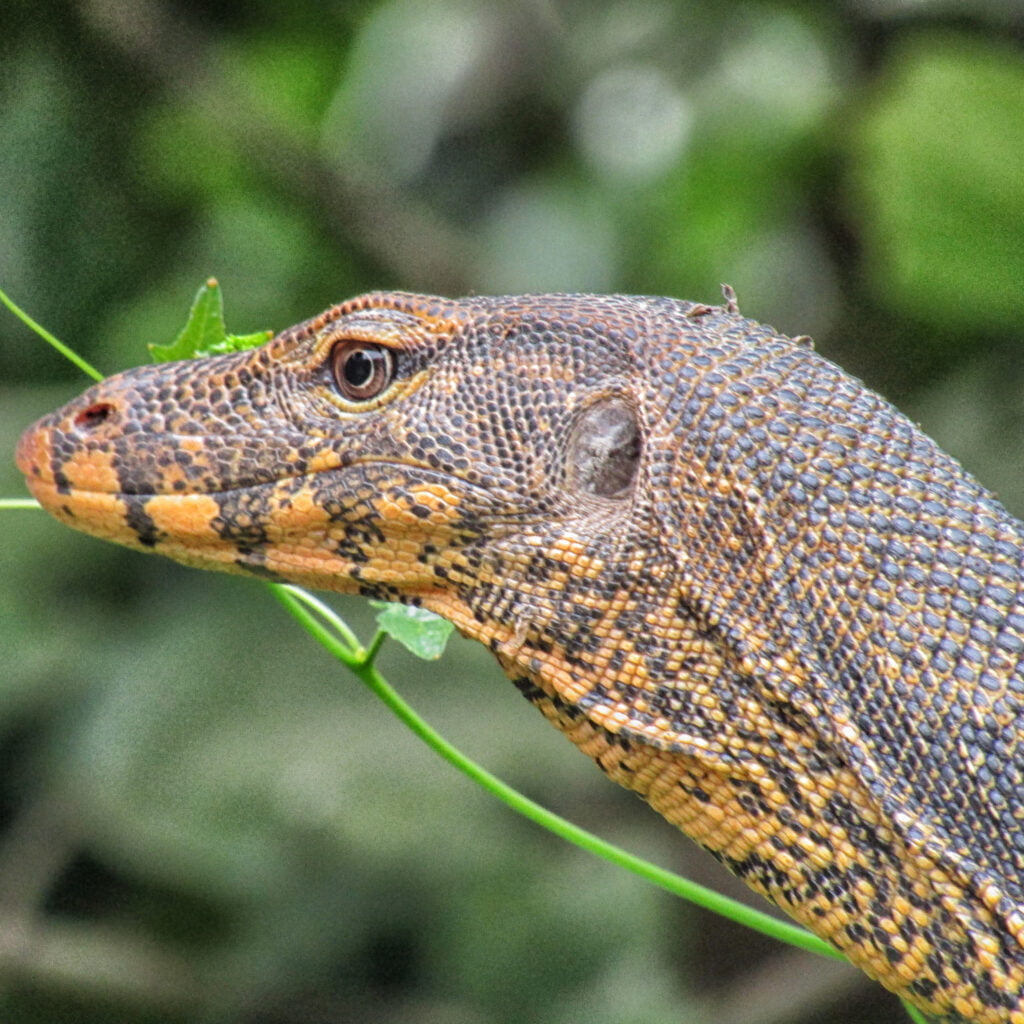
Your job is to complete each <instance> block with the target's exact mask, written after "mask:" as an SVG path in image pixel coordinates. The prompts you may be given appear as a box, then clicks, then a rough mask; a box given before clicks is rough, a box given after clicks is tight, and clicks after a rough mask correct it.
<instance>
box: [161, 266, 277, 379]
mask: <svg viewBox="0 0 1024 1024" xmlns="http://www.w3.org/2000/svg"><path fill="white" fill-rule="evenodd" d="M271 333H272V332H270V331H259V332H258V333H256V334H228V333H227V330H226V329H225V326H224V299H223V297H222V295H221V290H220V285H219V284H218V283H217V281H216V279H215V278H212V277H211V278H210V279H209V280H208V281H207V282H206V284H204V285H203V286H202V287H201V288H200V289H199V291H198V292H196V297H195V299H194V300H193V301H192V308H191V309H190V310H189V314H188V321H187V322H186V324H185V326H184V327H183V328H182V330H181V333H180V334H179V335H178V336H177V338H175V339H174V341H172V342H171V344H170V345H150V346H149V351H150V353H151V354H152V356H153V359H154V360H155V361H156V362H158V363H165V362H169V361H171V360H172V359H198V358H201V357H203V356H216V355H222V354H223V353H225V352H241V351H243V350H244V349H247V348H255V347H256V346H257V345H262V344H263V343H264V342H265V341H266V340H267V339H268V338H270V337H271Z"/></svg>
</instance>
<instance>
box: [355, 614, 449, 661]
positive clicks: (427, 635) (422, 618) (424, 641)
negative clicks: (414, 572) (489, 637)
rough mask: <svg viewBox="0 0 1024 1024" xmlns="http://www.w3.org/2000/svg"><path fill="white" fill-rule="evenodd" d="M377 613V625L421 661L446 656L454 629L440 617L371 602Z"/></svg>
mask: <svg viewBox="0 0 1024 1024" xmlns="http://www.w3.org/2000/svg"><path fill="white" fill-rule="evenodd" d="M370 604H371V605H373V607H374V608H377V609H379V610H378V612H377V625H378V626H380V628H381V629H382V630H383V631H384V632H385V633H387V634H388V636H390V637H393V638H394V639H395V640H397V641H398V642H399V643H400V644H401V645H402V646H403V647H405V648H406V649H407V650H409V651H412V653H413V654H415V655H416V657H417V658H422V659H423V660H424V661H435V660H436V659H437V658H440V657H441V655H442V654H444V648H445V645H446V644H447V643H448V637H450V636H451V634H452V629H453V628H454V627H453V626H452V624H451V623H450V622H448V621H447V620H446V619H442V618H441V616H440V615H435V614H434V613H433V612H428V611H427V609H426V608H416V607H415V606H413V605H407V604H390V603H389V602H387V601H371V602H370Z"/></svg>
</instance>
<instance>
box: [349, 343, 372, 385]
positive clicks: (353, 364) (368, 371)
mask: <svg viewBox="0 0 1024 1024" xmlns="http://www.w3.org/2000/svg"><path fill="white" fill-rule="evenodd" d="M342 373H344V375H345V383H346V384H348V385H349V387H353V388H364V387H366V385H367V384H369V382H370V381H371V380H372V379H373V360H372V359H371V358H370V357H369V356H368V355H367V354H366V353H365V352H363V351H361V350H360V351H356V352H353V353H352V354H351V355H350V356H349V357H348V359H346V360H345V364H344V367H343V369H342Z"/></svg>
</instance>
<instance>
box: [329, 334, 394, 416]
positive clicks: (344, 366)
mask: <svg viewBox="0 0 1024 1024" xmlns="http://www.w3.org/2000/svg"><path fill="white" fill-rule="evenodd" d="M331 372H332V373H333V374H334V383H335V385H336V386H337V388H338V390H339V391H340V392H341V394H342V397H344V398H347V399H349V400H350V401H352V402H365V401H368V400H369V399H371V398H376V397H377V396H378V395H379V394H380V393H381V392H382V391H383V390H384V389H385V388H386V387H387V386H388V385H389V384H390V383H391V378H392V377H393V376H394V372H395V358H394V356H393V355H392V354H391V350H390V349H388V348H385V347H384V346H383V345H373V344H370V343H369V342H366V341H339V342H338V344H337V345H335V346H334V348H333V349H331Z"/></svg>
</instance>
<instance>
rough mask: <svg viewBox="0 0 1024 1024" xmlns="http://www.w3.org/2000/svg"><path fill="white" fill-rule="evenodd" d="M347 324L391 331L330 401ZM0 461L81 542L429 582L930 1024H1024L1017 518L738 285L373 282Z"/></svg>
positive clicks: (576, 728)
mask: <svg viewBox="0 0 1024 1024" xmlns="http://www.w3.org/2000/svg"><path fill="white" fill-rule="evenodd" d="M338 342H344V343H346V344H347V343H350V342H359V343H362V344H364V345H380V346H384V347H386V348H388V349H389V350H390V356H389V357H388V364H389V365H391V366H393V368H394V370H393V379H392V380H391V381H390V383H389V385H388V387H387V388H386V389H385V390H384V391H383V392H382V393H380V394H379V395H373V396H372V397H368V398H367V399H366V400H365V401H353V400H351V399H350V398H347V397H345V395H344V394H342V393H341V392H340V391H339V389H338V387H337V385H336V382H335V379H334V376H333V371H332V360H331V352H332V349H333V348H334V346H335V345H336V344H337V343H338ZM18 461H19V465H20V466H21V468H22V470H23V472H24V473H25V475H26V477H27V479H28V481H29V484H30V486H31V487H32V489H33V491H34V493H35V494H36V495H37V497H38V498H39V500H40V501H41V502H42V503H43V505H44V506H46V507H47V508H49V509H50V510H51V511H52V512H53V514H54V515H56V516H57V517H58V518H60V519H62V520H64V521H65V522H67V523H69V524H70V525H72V526H75V527H76V528H78V529H83V530H86V531H88V532H91V533H94V534H97V535H99V536H102V537H107V538H109V539H112V540H116V541H119V542H121V543H125V544H129V545H131V546H134V547H137V548H141V549H144V550H153V551H157V552H160V553H163V554H165V555H167V556H169V557H171V558H175V559H178V560H180V561H183V562H185V563H187V564H190V565H197V566H201V567H205V568H216V569H222V570H225V571H232V572H248V573H251V574H256V575H262V576H268V577H271V578H277V579H289V580H294V581H296V582H299V583H302V584H306V585H310V586H315V587H323V588H328V589H334V590H342V591H349V592H356V593H363V594H368V595H372V596H377V597H386V598H390V599H398V600H405V601H410V602H414V603H417V604H422V605H424V606H426V607H429V608H433V609H434V610H436V611H438V612H440V613H441V614H444V615H447V616H448V617H450V618H451V619H453V620H454V621H455V622H456V624H457V625H458V626H459V628H460V629H461V630H462V631H463V632H464V633H466V634H467V635H469V636H472V637H475V638H477V639H479V640H481V641H483V642H484V643H486V644H487V645H488V646H489V648H490V649H491V650H492V651H494V653H495V655H496V656H497V657H498V659H499V661H500V662H501V664H502V665H503V667H504V668H505V670H506V671H507V672H508V674H509V676H510V677H511V678H512V679H513V680H514V681H515V683H516V685H517V686H518V687H519V688H520V689H521V690H522V691H523V693H524V695H525V696H527V697H528V699H530V700H531V701H532V702H533V703H534V704H536V705H537V707H538V708H539V709H540V711H541V712H542V713H543V714H544V715H545V717H547V718H548V719H549V720H550V721H551V722H552V723H553V724H555V725H556V726H557V727H558V728H559V729H561V730H562V731H563V732H565V734H566V735H567V736H568V737H569V738H570V739H571V740H572V741H573V742H574V743H576V744H577V745H578V746H579V747H580V748H581V749H582V750H583V751H585V752H586V753H587V754H588V755H589V756H591V757H592V758H594V760H595V761H596V762H597V763H598V764H599V765H600V767H601V768H602V769H603V770H604V771H605V772H606V773H607V774H608V775H609V776H610V777H611V778H612V779H614V780H615V781H617V782H618V783H620V784H621V785H624V786H627V787H628V788H630V789H633V790H635V791H636V792H638V793H640V794H641V795H643V796H644V797H645V798H646V799H647V800H648V801H649V802H650V804H651V805H652V806H653V807H654V808H655V809H656V810H658V811H659V812H660V813H662V814H664V815H665V816H666V817H667V818H668V819H669V820H670V821H672V822H674V823H675V824H677V825H678V826H679V827H680V828H682V829H683V830H684V831H685V832H687V833H688V834H689V835H690V836H692V837H693V838H694V839H695V840H697V841H698V842H699V843H701V844H702V845H704V846H705V847H707V848H708V849H709V850H710V851H711V852H712V853H713V854H714V855H715V856H716V857H718V858H719V859H720V860H721V861H723V862H724V863H725V864H727V865H729V866H730V867H731V868H732V869H733V870H734V871H735V872H736V873H737V874H738V875H740V876H741V877H742V878H744V879H745V880H746V881H747V882H748V883H749V884H750V885H752V886H753V887H754V888H756V889H758V890H759V891H761V892H763V893H765V894H766V895H767V896H768V897H769V898H771V899H773V900H775V901H776V902H777V903H778V904H779V905H780V906H782V907H783V908H784V909H786V910H787V911H788V912H789V913H791V914H793V915H794V916H795V917H796V918H798V919H799V920H801V921H803V922H804V923H805V924H807V925H808V926H809V927H810V928H812V929H813V930H815V931H816V932H818V934H820V935H822V936H824V937H826V938H827V939H829V940H830V941H832V942H833V943H835V944H836V945H838V946H840V947H841V948H842V949H844V950H845V951H846V952H847V953H848V955H849V956H850V957H851V959H853V960H854V961H855V962H856V963H858V964H859V965H860V966H861V967H863V968H864V969H865V970H866V971H867V972H868V973H869V974H871V975H872V976H874V977H877V978H879V979H880V980H881V981H882V982H883V983H884V984H885V985H887V986H888V987H890V988H892V989H893V990H895V991H897V992H899V993H900V994H901V995H903V996H905V997H906V998H908V999H910V1000H911V1001H912V1002H915V1003H916V1004H917V1005H919V1006H920V1007H921V1008H922V1009H925V1010H926V1011H928V1012H930V1013H933V1014H936V1015H940V1016H943V1017H944V1018H945V1019H947V1020H949V1021H968V1020H970V1021H977V1022H982V1024H996V1022H1004V1021H1010V1022H1016V1024H1024V883H1022V879H1024V823H1022V819H1024V797H1022V783H1024V749H1022V742H1021V741H1022V736H1024V533H1022V527H1021V524H1019V523H1017V522H1016V521H1015V520H1013V519H1012V518H1011V517H1010V516H1009V515H1008V514H1007V513H1006V511H1005V510H1004V509H1003V508H1002V507H1001V506H1000V505H999V504H998V502H997V501H995V499H994V498H992V496H991V495H989V494H988V493H987V492H985V491H984V489H983V488H981V487H980V486H979V485H978V484H977V483H976V482H975V481H973V480H972V479H971V478H970V477H969V476H967V475H966V474H965V473H964V472H963V471H962V470H961V468H960V467H959V466H958V465H957V464H956V463H955V462H954V461H953V460H952V459H950V458H949V457H948V456H946V455H945V454H943V453H942V452H941V451H939V450H938V449H937V448H936V447H935V446H934V445H933V444H932V442H931V441H930V440H929V439H928V438H926V437H924V436H923V435H922V434H921V433H920V432H919V431H918V430H917V429H916V428H915V427H914V426H913V425H912V424H911V423H910V422H908V421H907V420H906V419H905V418H904V417H902V416H901V415H900V414H899V413H898V412H897V411H896V410H894V409H893V408H892V407H890V406H889V405H888V404H887V403H886V402H884V401H883V400H882V399H881V398H879V397H878V396H877V395H875V394H873V393H872V392H870V391H868V390H867V389H865V388H864V387H863V386H862V385H861V384H860V383H859V382H857V381H856V380H854V379H852V378H851V377H849V376H848V375H846V374H844V373H843V372H842V371H841V370H840V369H838V368H837V367H835V366H834V365H833V364H831V363H829V362H828V361H827V360H825V359H823V358H821V357H819V356H817V355H815V354H814V353H813V351H811V350H810V349H809V348H808V347H807V346H806V345H805V344H804V343H802V342H800V341H791V340H789V339H787V338H783V337H779V336H778V335H776V334H775V333H774V332H773V331H772V330H771V329H770V328H768V327H765V326H763V325H761V324H758V323H755V322H754V321H751V320H746V319H744V318H742V317H741V316H739V315H738V314H737V313H736V312H735V310H734V308H733V307H732V306H726V307H722V308H717V307H708V306H698V305H694V304H692V303H685V302H677V301H674V300H671V299H661V298H645V297H622V296H617V297H616V296H612V297H602V296H582V295H568V296H567V295H560V296H559V295H549V296H520V297H516V296H506V297H500V298H474V299H464V300H459V301H450V300H446V299H440V298H434V297H425V296H415V295H404V294H374V295H368V296H363V297H361V298H357V299H354V300H352V301H351V302H348V303H345V304H343V305H341V306H336V307H334V308H333V309H330V310H328V311H327V312H325V313H323V314H322V315H321V316H319V317H316V318H314V319H313V320H310V321H307V322H306V323H304V324H300V325H298V326H297V327H294V328H292V329H290V330H288V331H286V332H284V333H283V334H281V335H279V336H278V337H277V338H275V339H274V340H273V341H271V342H270V343H269V344H268V345H266V346H264V347H263V348H262V349H258V350H256V351H253V352H250V353H243V354H240V355H230V356H223V357H218V358H215V359H211V360H207V361H205V362H202V363H175V364H167V365H165V366H159V367H147V368H143V369H139V370H134V371H131V372H129V373H126V374H122V375H119V376H117V377H114V378H111V379H110V380H108V381H105V382H103V383H102V384H100V385H97V386H96V387H93V388H91V389H90V390H89V391H87V392H86V393H85V394H84V395H83V396H82V397H81V398H80V399H78V400H77V401H76V402H73V403H71V404H70V405H68V406H67V407H65V408H64V409H62V410H59V411H58V412H56V413H54V414H53V415H52V416H50V417H47V418H46V419H44V420H42V421H40V423H38V424H36V425H35V426H34V427H33V428H30V430H29V431H27V432H26V433H25V435H24V437H23V438H22V441H21V443H20V445H19V451H18Z"/></svg>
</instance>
